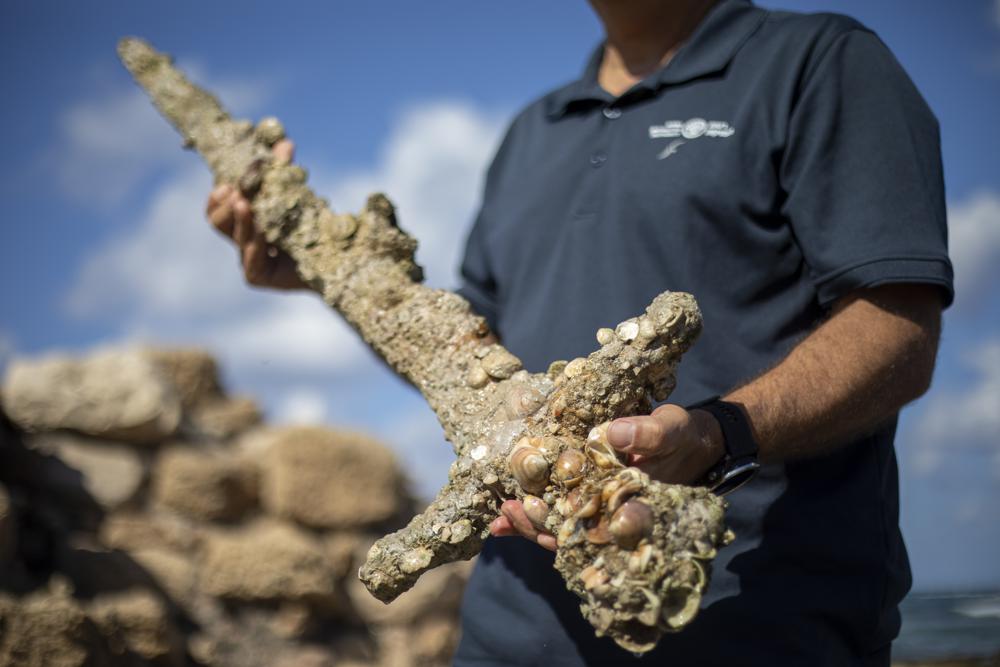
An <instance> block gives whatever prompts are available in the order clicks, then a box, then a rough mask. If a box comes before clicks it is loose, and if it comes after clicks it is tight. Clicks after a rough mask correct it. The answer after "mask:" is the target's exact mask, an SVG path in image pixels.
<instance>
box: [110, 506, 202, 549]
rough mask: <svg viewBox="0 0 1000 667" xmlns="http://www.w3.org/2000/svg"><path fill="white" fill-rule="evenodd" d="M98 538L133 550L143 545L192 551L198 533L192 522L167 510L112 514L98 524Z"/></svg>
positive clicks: (112, 546) (198, 536)
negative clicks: (99, 525)
mask: <svg viewBox="0 0 1000 667" xmlns="http://www.w3.org/2000/svg"><path fill="white" fill-rule="evenodd" d="M99 539H100V541H101V543H102V544H103V545H104V546H106V547H108V548H110V549H121V550H123V551H128V552H135V551H139V550H142V549H162V550H167V551H179V552H182V553H186V552H191V551H193V550H194V549H195V548H197V546H198V544H199V540H200V534H199V532H198V530H197V527H196V526H194V525H192V524H191V522H190V521H189V520H188V519H186V518H184V517H180V516H177V515H176V514H172V513H168V512H155V511H154V512H142V513H139V512H129V513H120V514H113V515H111V516H109V517H107V518H106V519H105V520H104V522H103V523H102V524H101V527H100V533H99Z"/></svg>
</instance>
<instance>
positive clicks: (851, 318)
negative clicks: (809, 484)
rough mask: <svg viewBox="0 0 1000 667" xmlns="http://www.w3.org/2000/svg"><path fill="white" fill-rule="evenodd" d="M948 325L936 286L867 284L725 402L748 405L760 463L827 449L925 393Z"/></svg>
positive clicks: (862, 431) (863, 431) (889, 416)
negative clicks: (943, 327) (871, 286)
mask: <svg viewBox="0 0 1000 667" xmlns="http://www.w3.org/2000/svg"><path fill="white" fill-rule="evenodd" d="M940 331H941V298H940V294H939V292H938V290H937V288H935V287H932V286H929V285H886V286H884V287H878V288H874V289H868V290H861V291H858V292H855V293H853V294H851V295H848V296H847V297H845V298H843V299H841V300H840V301H838V302H837V304H836V305H835V307H834V310H833V313H832V315H831V316H830V319H828V320H827V321H826V322H824V323H823V324H822V325H821V326H820V327H819V328H817V329H816V330H815V331H814V332H813V333H812V334H810V335H809V336H808V337H807V338H806V339H805V340H803V341H802V342H801V343H800V344H799V345H798V346H796V347H795V349H793V350H792V352H791V353H790V354H789V355H788V356H787V357H786V358H785V359H784V361H782V362H781V363H780V364H778V365H777V366H776V367H775V368H773V369H772V370H770V371H768V372H767V373H765V374H763V375H762V376H760V377H759V378H757V379H756V380H754V381H753V382H750V383H748V384H746V385H744V386H742V387H740V388H739V389H736V390H735V391H733V392H731V393H730V394H729V395H728V396H727V397H726V399H727V400H729V401H732V402H733V403H738V404H740V405H742V406H743V408H744V410H746V412H747V414H748V416H749V417H750V421H751V424H752V426H753V430H754V435H755V436H756V439H757V442H758V444H759V445H760V457H761V459H762V460H764V461H776V460H784V459H789V458H800V457H808V456H814V455H817V454H822V453H824V452H827V451H830V450H831V449H834V448H836V447H837V446H838V445H841V444H843V443H846V442H848V441H849V440H850V439H852V438H853V437H855V436H859V435H863V434H865V433H869V432H871V431H873V430H875V429H876V428H877V427H878V426H879V425H880V424H882V423H884V422H885V421H886V420H888V419H890V418H891V417H892V416H893V415H895V414H896V413H897V412H898V411H899V409H900V408H902V407H903V406H904V405H906V404H907V403H909V402H910V401H913V400H915V399H917V398H918V397H920V396H921V395H922V394H923V393H924V392H925V391H927V389H928V387H930V383H931V375H932V373H933V370H934V360H935V357H936V354H937V345H938V338H939V336H940Z"/></svg>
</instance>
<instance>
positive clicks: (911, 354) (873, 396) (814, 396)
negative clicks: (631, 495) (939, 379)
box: [493, 284, 941, 548]
mask: <svg viewBox="0 0 1000 667" xmlns="http://www.w3.org/2000/svg"><path fill="white" fill-rule="evenodd" d="M940 329H941V298H940V294H939V292H938V290H937V288H935V287H933V286H929V285H916V284H900V285H886V286H882V287H876V288H872V289H865V290H858V291H857V292H854V293H852V294H850V295H848V296H846V297H844V298H842V299H841V300H840V301H838V302H837V303H836V304H835V306H834V308H833V310H832V312H831V315H830V317H829V319H828V320H826V321H825V322H824V323H823V324H821V325H820V326H819V327H817V328H816V329H815V330H814V331H813V332H812V333H810V334H809V335H808V336H807V337H806V338H804V339H803V340H802V342H800V343H799V344H798V345H797V346H796V347H795V348H794V349H793V350H792V351H791V352H790V353H789V354H788V356H787V357H786V358H785V359H784V360H783V361H781V363H779V364H778V365H777V366H775V367H774V368H772V369H771V370H769V371H767V372H765V373H763V374H762V375H760V376H759V377H757V378H756V379H754V380H752V381H750V382H748V383H747V384H745V385H743V386H741V387H739V388H737V389H735V390H733V391H731V392H730V393H729V394H727V395H726V396H725V399H726V400H728V401H731V402H733V403H737V404H739V405H741V406H742V407H743V409H744V410H745V411H746V413H747V416H748V417H749V419H750V422H751V425H752V428H753V431H754V435H755V437H756V439H757V442H758V444H759V445H760V458H761V460H762V461H781V460H786V459H793V458H805V457H809V456H817V455H820V454H823V453H825V452H828V451H831V450H833V449H835V448H836V447H838V446H841V445H843V444H846V443H847V442H849V441H850V440H851V439H852V438H853V437H855V436H858V435H862V434H864V433H869V432H871V431H873V430H874V429H876V428H877V427H878V426H879V425H880V424H882V423H884V422H885V421H886V420H888V419H890V418H891V417H892V416H893V415H895V414H896V412H898V411H899V409H900V408H901V407H903V406H904V405H905V404H907V403H909V402H910V401H912V400H914V399H916V398H917V397H919V396H920V395H921V394H923V393H924V392H925V391H926V390H927V388H928V387H929V386H930V381H931V375H932V372H933V369H934V360H935V356H936V353H937V343H938V337H939V335H940ZM608 435H609V439H610V441H611V443H612V444H613V445H614V446H615V447H617V448H618V449H620V450H621V451H624V452H627V453H628V455H629V458H630V462H631V463H632V464H633V465H637V466H638V467H640V468H642V469H644V470H645V471H646V472H648V473H649V474H650V475H651V476H653V477H654V478H656V479H660V480H662V481H668V482H679V483H693V482H696V481H697V480H699V479H700V478H701V477H702V476H703V475H704V474H705V472H706V471H707V470H708V469H709V468H710V467H711V466H712V465H713V464H714V463H715V462H716V461H718V460H719V458H720V457H721V456H722V454H723V444H722V433H721V430H720V429H719V425H718V423H717V422H716V421H715V418H714V417H712V416H711V415H710V414H709V413H707V412H704V411H702V410H692V411H690V412H688V411H687V410H684V409H683V408H682V407H680V406H678V405H663V406H660V407H659V408H657V409H656V410H655V411H654V412H653V413H652V414H651V415H649V416H646V417H628V418H625V419H619V420H617V421H616V422H615V423H614V424H612V426H611V429H610V431H609V433H608ZM502 509H503V513H504V516H502V517H501V518H500V519H498V520H497V521H496V522H494V525H493V529H494V531H493V532H494V534H495V535H512V534H522V535H524V536H526V537H529V538H530V539H533V540H535V541H537V542H539V543H540V544H542V546H546V547H549V548H551V544H552V542H551V541H550V540H549V539H548V538H549V536H546V535H539V534H538V532H537V531H535V530H534V529H533V528H532V527H531V524H530V521H528V520H527V517H525V516H523V510H522V509H521V507H520V504H519V503H516V502H514V501H508V502H507V503H505V504H504V506H503V508H502Z"/></svg>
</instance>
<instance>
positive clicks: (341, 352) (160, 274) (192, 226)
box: [67, 167, 368, 373]
mask: <svg viewBox="0 0 1000 667" xmlns="http://www.w3.org/2000/svg"><path fill="white" fill-rule="evenodd" d="M210 187H211V180H210V178H209V176H208V175H207V173H205V172H204V171H203V170H201V169H196V168H193V167H188V168H185V169H181V170H179V171H178V172H177V175H176V177H175V178H174V180H172V181H171V182H169V183H168V184H166V185H165V186H164V187H163V188H161V190H160V191H159V192H158V193H156V195H155V196H154V197H153V199H152V201H151V203H150V205H149V207H148V209H147V211H146V212H145V213H144V214H142V215H140V216H137V222H136V224H135V225H134V227H133V228H132V230H131V231H130V232H129V233H127V234H126V235H123V236H121V237H119V238H117V239H114V240H112V241H111V242H110V243H109V244H108V245H107V246H105V247H104V248H102V249H100V250H98V251H97V252H96V253H95V254H93V255H92V256H90V257H89V258H87V260H86V261H85V262H84V264H83V267H82V269H81V271H80V274H79V277H78V279H77V280H76V281H75V284H74V285H73V287H72V288H71V290H70V291H69V293H68V295H67V306H68V308H69V310H70V312H72V313H73V314H75V315H77V316H81V317H91V318H95V317H113V318H116V319H118V321H119V322H120V323H121V330H122V333H123V334H125V335H127V336H128V337H129V338H134V339H158V340H169V341H171V342H186V343H193V344H201V345H207V346H208V347H210V348H211V349H213V350H214V351H216V353H217V354H218V355H219V356H220V358H221V360H222V361H223V363H224V364H225V365H226V366H228V367H231V368H234V369H236V370H237V371H239V370H246V369H254V368H257V367H259V366H260V364H262V363H266V364H269V365H270V369H269V372H270V373H275V372H278V373H281V372H285V373H302V372H308V373H318V372H324V371H333V370H343V369H345V368H347V367H350V366H352V365H354V364H355V363H356V362H357V361H359V360H363V359H365V358H366V357H367V355H368V353H367V352H366V351H365V350H364V348H363V347H362V346H361V343H360V342H359V341H358V340H357V336H356V335H355V334H354V333H353V332H352V331H351V330H350V329H349V328H348V327H347V325H345V324H344V323H343V322H342V321H340V319H339V318H338V317H337V316H336V315H335V314H334V313H332V312H331V311H330V310H329V309H328V308H327V307H326V306H325V305H323V303H322V302H320V301H319V299H318V298H316V297H315V296H313V295H308V294H276V293H267V292H263V291H255V290H251V289H250V288H248V287H247V286H246V285H245V284H244V282H243V279H242V274H241V272H240V270H239V260H238V258H237V254H236V252H235V250H234V249H233V248H232V247H230V244H229V243H228V242H227V241H225V240H224V239H222V238H219V237H218V236H217V235H215V234H214V233H213V232H212V231H211V229H210V227H209V225H208V223H207V222H206V221H205V218H204V213H203V211H202V205H203V203H204V198H205V197H206V195H207V193H208V191H209V189H210Z"/></svg>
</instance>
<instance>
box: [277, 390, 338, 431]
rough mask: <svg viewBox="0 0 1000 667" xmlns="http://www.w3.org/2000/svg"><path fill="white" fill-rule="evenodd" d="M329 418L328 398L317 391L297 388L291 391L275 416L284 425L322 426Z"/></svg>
mask: <svg viewBox="0 0 1000 667" xmlns="http://www.w3.org/2000/svg"><path fill="white" fill-rule="evenodd" d="M326 418H327V406H326V398H324V396H323V393H322V392H321V391H319V390H317V389H312V388H309V387H297V388H293V389H291V390H289V391H288V392H287V393H286V395H285V397H284V398H283V399H282V400H281V402H280V403H279V407H278V409H277V411H276V414H275V416H274V420H275V421H276V422H277V423H283V424H322V423H323V422H325V421H326Z"/></svg>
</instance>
